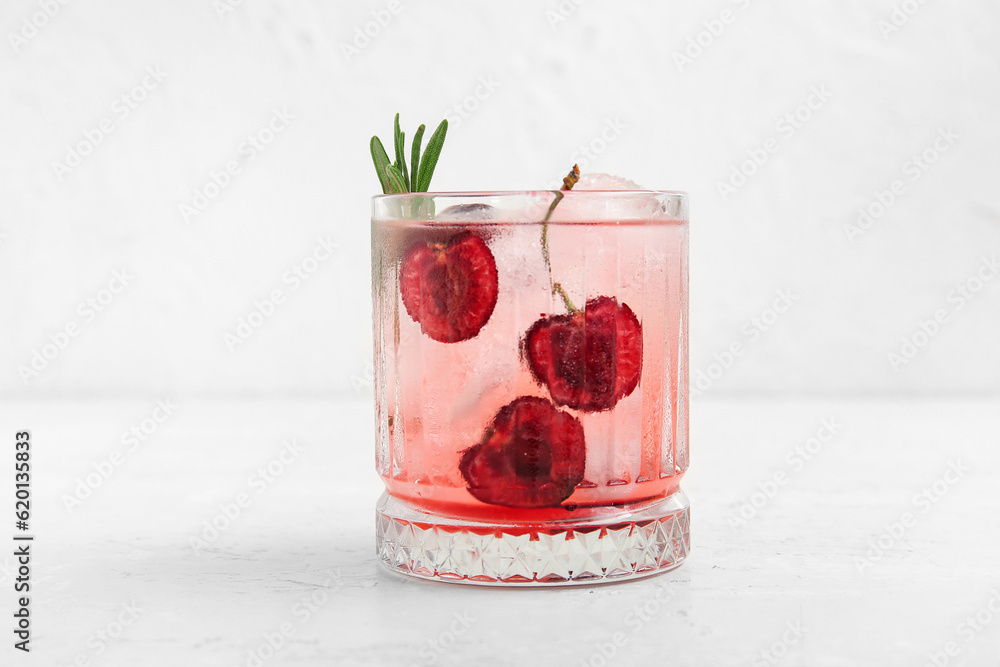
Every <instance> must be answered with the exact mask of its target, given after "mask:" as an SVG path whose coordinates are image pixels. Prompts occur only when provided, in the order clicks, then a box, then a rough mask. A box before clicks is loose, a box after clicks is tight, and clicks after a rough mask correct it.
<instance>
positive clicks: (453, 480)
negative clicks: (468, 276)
mask: <svg viewBox="0 0 1000 667" xmlns="http://www.w3.org/2000/svg"><path fill="white" fill-rule="evenodd" d="M466 229H474V230H475V231H476V232H477V233H479V234H480V235H481V236H482V237H483V238H484V239H485V240H486V242H487V244H488V246H489V247H490V250H491V251H492V253H493V255H494V257H495V259H496V264H497V270H498V274H499V280H498V284H499V296H498V299H497V305H496V308H495V309H494V311H493V314H492V316H491V317H490V319H489V321H488V322H487V324H486V325H485V326H484V327H483V328H482V330H481V331H480V332H479V334H478V335H476V336H475V337H474V338H471V339H469V340H466V341H462V342H458V343H441V342H437V341H434V340H432V339H431V338H429V337H427V336H426V335H424V334H423V333H422V332H421V330H420V325H419V324H418V323H416V322H415V321H414V320H413V319H412V318H411V317H410V316H409V315H408V313H407V312H406V310H405V308H404V307H403V304H402V300H401V298H400V291H399V282H398V280H399V279H398V270H399V261H400V257H401V256H402V254H403V252H405V250H406V248H407V247H408V246H409V244H410V243H412V242H413V241H414V240H417V239H425V238H427V235H428V233H431V234H433V235H435V236H436V237H439V238H447V237H448V236H450V235H451V234H455V233H458V232H460V231H464V230H466ZM541 231H542V227H541V225H540V224H535V223H529V224H525V223H506V224H505V223H501V222H490V223H475V224H473V225H447V224H443V223H422V224H420V223H413V222H392V223H386V222H381V223H379V224H378V225H376V227H375V235H374V244H375V252H374V253H373V257H374V261H375V265H374V266H373V275H374V278H375V282H374V288H375V308H376V312H375V346H376V355H375V357H376V367H375V378H376V380H375V389H376V419H377V429H378V445H377V448H376V467H377V470H378V472H379V474H380V475H381V477H382V479H383V481H384V482H385V485H386V488H387V490H388V491H389V493H390V494H392V495H394V496H396V497H398V498H401V499H403V500H406V501H408V502H410V503H412V504H414V505H416V506H418V507H420V508H422V509H423V510H424V511H427V512H429V513H433V514H440V515H441V516H445V517H452V518H467V519H472V520H477V521H493V522H502V523H531V522H535V521H546V522H548V521H567V522H569V521H573V520H578V519H584V518H589V517H593V516H599V515H600V514H601V513H602V511H606V510H602V508H610V507H612V506H620V505H622V504H626V503H635V502H640V501H643V500H648V499H655V498H662V497H664V496H666V495H668V494H670V493H672V492H673V491H675V490H676V489H677V488H678V484H679V482H680V479H681V477H682V476H683V473H684V471H685V470H686V469H687V463H688V456H687V437H688V432H687V427H688V425H687V404H686V401H687V369H686V367H685V360H686V357H687V349H686V345H687V342H686V338H687V331H686V330H687V321H686V320H687V264H686V257H687V225H686V223H683V222H678V221H664V222H660V221H657V222H656V223H642V222H627V223H617V224H609V223H593V224H587V223H579V222H577V223H573V224H559V223H551V224H549V227H548V245H549V248H550V257H551V277H552V279H554V280H555V281H557V282H559V283H560V284H561V285H562V286H563V287H564V289H565V290H566V292H567V293H568V295H569V297H570V299H571V301H572V302H573V303H574V304H575V305H576V306H577V307H582V306H583V304H584V303H585V302H586V301H587V300H589V299H592V298H596V297H599V296H610V297H615V298H616V299H617V300H618V302H619V303H624V304H627V305H628V306H629V307H630V308H631V309H632V310H633V311H634V313H635V314H636V316H637V317H638V319H639V321H640V322H641V324H642V336H643V359H642V374H641V378H640V381H639V384H638V386H637V387H636V389H635V390H634V391H633V392H632V393H631V394H630V395H629V396H626V397H625V398H623V399H622V400H621V401H619V402H618V403H617V404H616V405H615V406H614V408H613V409H611V410H607V411H602V412H582V411H576V410H572V409H569V408H567V407H565V406H561V407H560V409H561V410H565V411H567V412H569V413H571V414H573V415H574V416H575V417H577V418H578V419H579V420H580V421H581V423H582V425H583V428H584V435H585V441H586V470H585V474H584V479H583V481H582V482H580V483H579V484H578V485H577V486H576V489H575V490H574V492H573V494H572V495H571V496H570V497H569V498H568V499H567V500H566V501H565V502H564V503H563V504H562V505H561V506H560V507H551V508H544V509H518V508H511V507H506V506H502V505H492V504H486V503H483V502H480V501H479V500H477V499H476V498H474V497H473V496H472V495H471V494H470V493H469V492H468V491H467V489H466V484H465V481H464V479H463V478H462V475H461V473H460V472H459V469H458V463H459V460H460V458H461V455H462V452H463V451H464V450H466V449H468V448H469V447H472V446H473V445H475V444H477V443H478V442H479V441H480V440H481V439H482V437H483V432H484V429H485V428H486V427H487V425H489V424H490V422H491V421H492V419H493V417H494V416H495V415H496V413H497V411H498V410H499V409H500V408H501V407H503V406H504V405H506V404H508V403H510V402H511V401H513V400H514V399H516V398H518V397H521V396H540V397H543V398H547V399H548V398H550V396H549V393H548V390H547V388H546V387H545V386H543V385H540V384H539V383H538V382H536V380H535V379H534V377H533V376H532V374H531V372H530V371H529V369H528V366H527V364H526V362H525V361H524V360H523V359H522V358H521V352H520V342H521V339H522V337H523V336H524V334H525V332H526V331H527V330H528V328H529V327H530V326H531V325H532V324H533V323H534V322H535V321H537V320H538V319H539V318H541V317H543V316H546V315H561V314H564V313H566V312H567V311H566V307H565V305H564V304H563V302H562V300H561V299H560V298H559V297H557V296H553V294H552V292H551V288H550V273H549V269H548V267H547V266H546V264H545V261H544V258H543V253H542V245H541Z"/></svg>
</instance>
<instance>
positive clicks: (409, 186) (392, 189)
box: [371, 113, 448, 194]
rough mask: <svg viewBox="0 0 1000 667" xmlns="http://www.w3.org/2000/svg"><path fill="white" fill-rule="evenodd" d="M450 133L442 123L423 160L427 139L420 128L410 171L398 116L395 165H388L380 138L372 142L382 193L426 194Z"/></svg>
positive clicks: (393, 144)
mask: <svg viewBox="0 0 1000 667" xmlns="http://www.w3.org/2000/svg"><path fill="white" fill-rule="evenodd" d="M447 133H448V121H447V120H443V121H441V124H440V125H438V126H437V129H436V130H434V134H432V135H431V138H430V139H429V140H428V141H427V148H426V149H424V154H423V157H421V156H420V143H421V141H422V140H423V136H424V126H423V125H421V126H420V127H418V128H417V131H416V134H415V135H414V137H413V148H412V151H411V153H410V160H411V162H412V163H413V164H412V167H413V169H412V171H411V170H409V169H407V166H406V133H405V132H402V131H400V129H399V114H398V113H397V114H396V119H395V122H394V124H393V133H392V146H393V153H394V156H395V158H396V160H395V162H390V161H389V154H388V153H386V152H385V146H383V145H382V141H381V140H380V139H379V138H378V137H377V136H374V137H372V140H371V153H372V162H374V163H375V173H376V175H377V176H378V182H379V185H380V186H382V192H383V193H385V194H400V193H404V192H427V189H428V188H429V187H430V185H431V177H432V176H433V175H434V168H435V167H436V166H437V161H438V156H440V155H441V148H442V146H444V138H445V135H446V134H447Z"/></svg>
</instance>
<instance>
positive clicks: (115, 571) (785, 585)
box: [0, 399, 1000, 667]
mask: <svg viewBox="0 0 1000 667" xmlns="http://www.w3.org/2000/svg"><path fill="white" fill-rule="evenodd" d="M174 403H175V404H176V405H177V407H176V409H175V410H174V411H173V412H174V413H173V415H171V416H169V417H168V418H167V419H166V420H165V421H164V422H163V423H162V424H160V425H158V426H157V428H156V431H155V432H154V433H152V435H150V436H148V437H147V438H146V439H145V440H144V441H138V440H136V441H134V442H136V443H137V444H138V446H136V447H135V448H134V450H132V451H130V447H131V445H130V444H123V443H122V441H121V435H122V433H124V432H126V431H127V430H128V429H129V428H130V427H132V426H135V425H141V424H142V420H143V419H144V418H146V417H148V416H149V415H151V414H152V413H153V409H154V407H155V401H146V400H136V401H130V402H121V401H118V402H115V401H105V402H89V403H73V402H55V403H45V404H40V403H17V402H10V401H8V402H5V404H4V405H3V409H2V414H0V427H2V431H0V433H3V437H4V438H6V439H8V440H10V443H13V433H14V431H15V429H17V430H20V429H23V428H29V429H31V430H32V434H33V441H34V446H35V449H34V470H35V480H34V493H35V496H34V497H35V499H36V502H35V505H33V507H32V509H33V514H34V516H33V524H32V532H34V533H35V534H36V542H35V543H34V547H33V549H34V554H35V555H34V560H33V563H32V567H33V573H32V578H33V580H34V581H33V593H34V596H33V598H32V603H31V604H32V606H33V610H34V614H33V631H34V635H33V638H32V649H33V650H32V654H31V656H30V657H29V656H24V655H23V654H21V653H20V652H15V651H14V650H13V648H12V647H11V644H12V641H11V640H10V637H11V635H10V629H4V630H3V636H5V637H7V638H8V639H7V640H5V641H4V646H3V647H2V649H0V656H2V659H0V664H3V665H16V664H33V665H45V666H46V667H48V666H50V665H59V666H61V665H70V664H78V665H88V664H89V665H142V666H145V665H223V666H227V667H230V666H235V665H260V664H267V665H335V664H344V665H401V666H406V665H429V664H435V665H535V664H551V665H568V666H573V667H575V666H577V665H593V666H595V667H597V666H600V665H605V664H621V665H640V664H671V665H812V666H821V665H879V666H884V665H916V666H923V665H925V664H935V661H936V664H938V665H943V664H948V665H977V666H979V665H991V666H995V665H1000V465H998V464H1000V446H998V445H1000V436H998V433H997V428H996V427H997V423H998V410H997V406H998V401H997V400H996V399H992V400H980V401H958V400H956V401H930V400H927V401H912V402H891V401H878V400H865V401H844V400H836V399H831V400H809V401H806V400H801V401H788V400H768V401H763V400H762V401H756V402H737V401H721V400H702V401H699V402H696V404H695V406H694V412H693V414H692V456H691V461H692V467H691V472H690V475H689V477H688V478H687V480H686V481H685V484H684V488H685V490H686V491H687V493H688V495H689V496H690V498H691V502H692V533H693V549H692V554H691V556H690V558H689V560H688V562H687V563H686V564H685V565H684V566H682V567H681V568H680V569H678V570H676V571H674V572H671V573H668V574H666V575H663V576H660V577H654V578H652V579H646V580H642V581H637V582H631V583H624V584H618V585H608V586H603V587H594V588H570V589H565V588H564V589H557V590H496V589H483V588H473V587H460V586H455V585H444V584H433V583H425V582H420V581H411V580H407V579H404V578H401V577H399V576H396V575H393V574H390V573H387V572H384V571H382V570H381V569H380V567H379V566H378V565H377V564H376V562H375V560H374V556H373V506H374V503H375V499H376V497H377V496H378V493H379V490H380V488H381V485H380V483H379V481H378V479H377V477H376V476H375V473H374V470H373V445H372V433H371V418H370V414H371V410H370V407H369V405H368V404H367V403H363V402H354V403H336V402H333V401H315V400H301V401H281V402H274V401H246V402H212V401H207V400H204V399H200V400H194V399H191V400H175V401H174ZM160 416H163V415H162V413H160ZM824 420H825V423H827V424H830V423H831V420H832V422H833V423H834V424H835V426H834V427H833V429H832V430H833V431H835V432H834V433H833V435H832V438H825V439H827V440H829V441H828V442H826V443H820V442H819V441H818V440H817V441H815V442H813V443H812V449H813V450H814V451H815V453H814V454H807V456H808V457H810V458H809V460H805V457H801V456H800V455H799V454H797V453H796V448H802V447H806V446H807V443H808V441H809V439H810V438H812V437H814V436H816V434H817V432H818V431H819V430H820V429H821V426H822V424H823V423H824ZM152 424H153V422H147V423H146V427H147V430H149V428H151V426H152ZM821 434H822V435H824V436H826V435H827V433H826V432H825V431H823V432H822V433H821ZM286 440H294V441H295V443H296V446H297V447H299V448H301V450H302V451H301V452H299V453H296V452H295V451H294V449H286V453H285V454H284V458H285V462H284V463H274V461H275V460H278V461H280V458H279V456H280V455H281V452H282V450H283V444H282V443H283V442H284V441H286ZM129 442H133V441H129ZM816 445H819V447H817V446H816ZM817 449H818V451H816V450H817ZM115 450H119V451H120V452H121V454H122V457H121V458H116V459H115V461H117V462H118V465H110V468H111V470H112V472H111V474H110V476H107V477H106V479H103V480H102V481H101V482H100V486H98V488H96V490H94V491H93V492H92V495H90V497H88V498H86V500H84V501H82V503H80V504H79V505H78V506H76V505H75V504H74V507H73V509H72V511H71V510H69V509H67V500H66V499H67V497H69V495H68V494H74V492H75V489H76V487H77V486H78V483H79V482H78V480H83V483H84V484H86V478H87V476H88V474H90V473H94V471H95V466H96V467H97V468H103V470H104V471H105V472H107V471H108V469H109V465H107V464H105V465H102V461H105V460H107V459H108V458H109V456H111V454H112V452H113V451H115ZM2 451H4V452H8V454H7V455H5V456H7V457H8V458H12V452H13V445H12V444H10V445H5V446H4V448H3V450H2ZM269 462H271V473H269V474H268V475H267V477H264V476H261V475H260V474H258V473H257V472H256V471H257V470H258V469H259V468H266V467H267V466H268V464H269ZM0 465H2V467H3V469H4V470H8V471H9V470H10V467H9V466H10V465H11V462H8V461H4V462H3V463H2V464H0ZM949 470H952V472H951V473H949V472H948V471H949ZM956 471H957V472H956ZM776 473H779V474H778V476H777V477H775V474H776ZM780 473H783V474H784V475H785V476H782V474H780ZM2 479H3V480H5V481H4V482H3V483H4V484H5V485H7V486H8V487H9V485H10V479H11V476H10V474H9V472H8V473H4V475H3V476H2ZM98 480H100V476H99V475H98V476H91V478H90V481H91V482H96V481H98ZM269 480H270V481H269ZM768 480H777V481H774V482H772V483H771V484H769V483H768ZM760 486H763V487H764V491H762V492H761V494H760V495H757V496H754V495H753V494H754V493H755V492H756V491H758V489H759V488H760ZM80 490H81V491H83V490H84V489H80ZM925 490H926V493H925ZM767 492H769V493H767ZM240 494H245V495H244V496H241V495H240ZM922 494H924V495H922ZM80 495H85V494H84V493H81V494H80ZM0 497H2V498H4V500H3V505H4V506H6V505H12V503H13V500H12V491H11V490H10V489H9V488H5V489H0ZM241 500H242V503H243V505H244V506H245V507H243V508H240V509H239V514H238V516H237V515H236V512H235V511H234V507H233V504H234V503H236V506H237V507H238V504H239V501H241ZM744 503H755V504H756V505H757V506H758V507H757V508H755V509H753V511H751V509H752V504H748V505H747V506H746V507H744V513H745V514H746V515H747V516H748V517H749V518H748V519H747V520H746V521H745V523H742V524H741V525H736V526H733V525H731V524H732V523H733V517H734V516H737V514H738V512H739V511H740V508H741V506H743V504H744ZM220 506H222V507H223V508H224V509H226V508H227V509H228V512H229V514H231V515H233V516H234V517H235V518H232V519H231V520H230V519H226V518H224V517H222V518H219V517H218V516H217V515H220V514H222V512H223V510H222V509H220ZM752 513H755V514H754V515H753V516H749V515H750V514H752ZM11 514H12V511H5V512H3V513H2V515H3V516H10V515H11ZM213 519H217V521H218V524H219V525H220V526H223V529H222V530H220V531H219V532H218V534H217V535H212V534H211V533H210V532H208V533H206V532H205V522H206V521H212V520H213ZM901 522H902V523H905V524H908V525H905V526H904V525H902V523H901ZM12 523H13V518H11V524H12ZM227 523H228V524H229V525H228V526H226V525H225V524H227ZM893 524H900V526H901V527H902V528H901V530H899V531H897V530H895V529H894V528H893V527H892V526H893ZM893 532H894V533H896V536H892V535H891V534H890V533H893ZM12 533H13V526H12V525H11V526H9V527H5V528H0V540H3V541H5V542H7V544H12V542H10V541H9V540H10V538H11V534H12ZM192 538H198V539H202V540H203V541H204V543H202V544H198V545H196V546H192ZM0 553H3V554H4V555H3V556H0V566H3V570H0V579H2V587H0V610H2V616H3V618H6V619H7V621H6V624H7V625H12V622H11V613H12V610H13V607H14V597H15V596H14V593H13V591H12V582H11V575H12V572H13V570H12V565H13V558H12V557H11V556H10V553H11V550H9V549H7V548H3V550H2V551H0ZM864 559H866V560H864ZM991 607H992V608H991ZM128 608H131V609H128ZM111 635H115V636H114V637H112V636H111ZM269 640H270V642H271V643H273V644H276V645H278V646H279V647H278V648H277V649H276V650H274V649H271V648H270V646H269V645H268V641H269ZM948 652H950V653H951V654H952V655H947V653H948ZM612 653H613V655H612V656H611V657H610V659H607V658H605V656H604V654H612Z"/></svg>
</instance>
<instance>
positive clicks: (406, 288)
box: [399, 231, 498, 343]
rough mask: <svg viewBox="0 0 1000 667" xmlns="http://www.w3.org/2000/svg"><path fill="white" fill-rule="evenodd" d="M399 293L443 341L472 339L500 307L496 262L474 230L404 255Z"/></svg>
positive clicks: (419, 245) (425, 243)
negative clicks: (498, 304)
mask: <svg viewBox="0 0 1000 667" xmlns="http://www.w3.org/2000/svg"><path fill="white" fill-rule="evenodd" d="M399 289H400V293H401V295H402V297H403V305H404V306H405V307H406V312H407V313H409V315H410V317H412V318H413V320H414V321H415V322H417V323H418V324H419V325H420V330H421V331H423V332H424V333H425V334H427V335H428V336H430V337H431V338H433V339H434V340H436V341H440V342H442V343H456V342H458V341H463V340H468V339H470V338H473V337H474V336H475V335H476V334H478V333H479V331H480V329H482V328H483V326H484V325H485V324H486V322H488V321H489V319H490V315H492V314H493V309H494V308H495V307H496V304H497V293H498V285H497V264H496V260H495V259H494V258H493V253H492V252H490V249H489V247H488V246H487V245H486V242H485V241H483V239H482V238H480V237H479V236H478V235H476V234H474V233H473V232H470V231H465V232H460V233H459V234H456V235H455V236H453V237H452V238H451V239H450V240H449V241H448V242H447V243H438V242H431V241H417V242H415V243H413V244H412V245H411V246H410V247H409V248H408V249H407V250H406V252H405V253H404V254H403V260H402V263H401V266H400V275H399Z"/></svg>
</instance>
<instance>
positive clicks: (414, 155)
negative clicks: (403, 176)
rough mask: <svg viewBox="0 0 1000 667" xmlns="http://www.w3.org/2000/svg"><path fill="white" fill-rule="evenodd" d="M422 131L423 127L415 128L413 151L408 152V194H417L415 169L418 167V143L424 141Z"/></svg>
mask: <svg viewBox="0 0 1000 667" xmlns="http://www.w3.org/2000/svg"><path fill="white" fill-rule="evenodd" d="M424 129H425V127H424V126H423V125H421V126H420V127H418V128H417V132H416V134H414V135H413V150H412V151H411V152H410V168H411V169H412V171H411V172H410V192H419V190H417V168H418V167H419V166H420V143H421V142H422V141H423V139H424Z"/></svg>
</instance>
